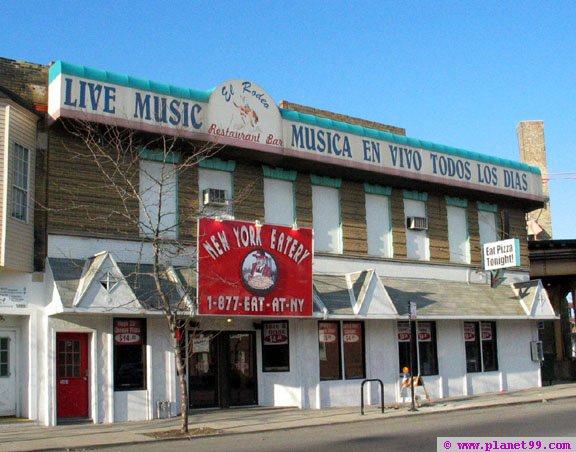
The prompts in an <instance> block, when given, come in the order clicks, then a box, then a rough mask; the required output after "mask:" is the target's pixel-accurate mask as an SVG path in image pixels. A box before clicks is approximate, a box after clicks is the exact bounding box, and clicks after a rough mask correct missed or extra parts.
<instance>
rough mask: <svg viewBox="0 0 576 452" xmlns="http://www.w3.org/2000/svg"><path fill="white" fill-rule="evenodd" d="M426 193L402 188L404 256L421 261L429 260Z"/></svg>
mask: <svg viewBox="0 0 576 452" xmlns="http://www.w3.org/2000/svg"><path fill="white" fill-rule="evenodd" d="M426 201H428V194H427V193H421V192H416V191H409V190H404V216H405V219H406V257H408V259H417V260H421V261H428V260H430V242H429V239H428V217H427V214H426Z"/></svg>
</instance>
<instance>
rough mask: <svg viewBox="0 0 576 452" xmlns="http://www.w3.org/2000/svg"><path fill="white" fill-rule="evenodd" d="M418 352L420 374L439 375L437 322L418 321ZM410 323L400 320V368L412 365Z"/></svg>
mask: <svg viewBox="0 0 576 452" xmlns="http://www.w3.org/2000/svg"><path fill="white" fill-rule="evenodd" d="M416 331H417V334H416V335H417V338H418V340H417V343H416V353H417V356H418V367H419V368H418V372H417V374H418V375H438V352H437V348H436V324H435V323H434V322H417V330H416ZM411 337H412V334H411V332H410V324H409V323H408V322H398V355H399V369H400V372H402V368H403V367H408V368H410V367H411V363H410V340H411Z"/></svg>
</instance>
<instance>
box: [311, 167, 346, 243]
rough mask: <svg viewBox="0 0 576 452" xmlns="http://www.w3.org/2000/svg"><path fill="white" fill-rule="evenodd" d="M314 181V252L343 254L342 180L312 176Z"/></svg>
mask: <svg viewBox="0 0 576 452" xmlns="http://www.w3.org/2000/svg"><path fill="white" fill-rule="evenodd" d="M310 178H311V180H312V223H313V227H314V251H316V252H324V253H337V254H341V253H342V250H343V246H342V219H341V213H340V185H341V184H342V181H341V180H340V179H333V178H330V177H319V176H314V175H311V176H310Z"/></svg>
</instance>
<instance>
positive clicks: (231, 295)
mask: <svg viewBox="0 0 576 452" xmlns="http://www.w3.org/2000/svg"><path fill="white" fill-rule="evenodd" d="M198 250H199V252H198V254H199V261H198V313H199V314H209V315H247V316H253V317H257V316H267V317H269V316H276V317H310V316H312V255H313V250H312V229H307V228H300V229H293V228H290V227H286V226H275V225H262V226H260V225H256V224H254V223H248V222H243V221H216V220H213V219H209V218H202V219H200V221H199V222H198Z"/></svg>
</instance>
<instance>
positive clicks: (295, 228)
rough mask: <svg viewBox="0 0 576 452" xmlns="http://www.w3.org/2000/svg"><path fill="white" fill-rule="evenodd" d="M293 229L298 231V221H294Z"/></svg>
mask: <svg viewBox="0 0 576 452" xmlns="http://www.w3.org/2000/svg"><path fill="white" fill-rule="evenodd" d="M292 230H293V231H297V230H298V223H296V222H294V223H292Z"/></svg>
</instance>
